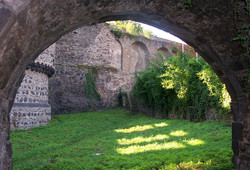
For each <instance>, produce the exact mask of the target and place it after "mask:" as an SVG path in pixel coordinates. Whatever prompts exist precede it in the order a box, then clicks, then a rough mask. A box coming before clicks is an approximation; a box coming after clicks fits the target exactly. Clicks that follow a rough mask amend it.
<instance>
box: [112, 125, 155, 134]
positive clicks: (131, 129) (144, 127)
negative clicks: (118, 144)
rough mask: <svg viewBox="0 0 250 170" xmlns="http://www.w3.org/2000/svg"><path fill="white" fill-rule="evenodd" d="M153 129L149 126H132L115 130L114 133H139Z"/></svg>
mask: <svg viewBox="0 0 250 170" xmlns="http://www.w3.org/2000/svg"><path fill="white" fill-rule="evenodd" d="M153 128H154V127H153V126H151V125H144V126H133V127H131V128H128V129H115V132H119V133H132V132H140V131H144V130H148V129H153Z"/></svg>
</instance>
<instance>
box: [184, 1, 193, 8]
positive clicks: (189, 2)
mask: <svg viewBox="0 0 250 170" xmlns="http://www.w3.org/2000/svg"><path fill="white" fill-rule="evenodd" d="M193 5H194V2H193V0H186V1H185V2H184V4H183V5H182V6H181V7H182V8H185V9H190V8H192V6H193Z"/></svg>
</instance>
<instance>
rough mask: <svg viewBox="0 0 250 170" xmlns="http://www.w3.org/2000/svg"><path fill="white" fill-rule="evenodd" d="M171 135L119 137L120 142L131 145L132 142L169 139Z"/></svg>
mask: <svg viewBox="0 0 250 170" xmlns="http://www.w3.org/2000/svg"><path fill="white" fill-rule="evenodd" d="M168 138H169V136H167V135H156V136H151V137H147V138H145V137H136V138H132V139H126V138H123V139H118V140H117V141H118V143H119V144H120V145H130V144H136V143H143V142H151V141H156V140H163V139H168Z"/></svg>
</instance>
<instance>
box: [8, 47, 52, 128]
mask: <svg viewBox="0 0 250 170" xmlns="http://www.w3.org/2000/svg"><path fill="white" fill-rule="evenodd" d="M54 54H55V45H51V46H50V47H49V48H48V49H46V50H45V51H44V52H43V53H42V54H41V55H40V56H39V57H38V58H37V59H36V60H35V62H34V63H32V64H30V65H28V66H27V68H26V71H25V76H24V78H23V81H22V83H21V86H20V87H19V89H18V91H17V94H16V98H15V101H14V104H13V106H12V109H11V112H10V122H11V124H10V126H11V129H27V128H30V127H35V126H40V125H45V124H47V123H48V122H49V121H50V119H51V107H50V105H49V103H48V76H51V75H52V74H53V67H54V66H53V63H54Z"/></svg>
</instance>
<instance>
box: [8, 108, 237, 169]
mask: <svg viewBox="0 0 250 170" xmlns="http://www.w3.org/2000/svg"><path fill="white" fill-rule="evenodd" d="M231 138H232V137H231V126H230V124H228V123H222V122H215V121H210V122H209V121H205V122H200V123H193V122H189V121H187V120H165V119H156V118H149V117H146V116H144V115H131V114H130V112H129V111H125V110H122V109H114V110H108V111H101V112H89V113H81V114H71V115H60V116H53V117H52V121H51V122H50V123H49V124H48V125H47V126H42V127H37V128H32V129H29V130H15V131H12V132H11V142H12V144H13V164H14V165H13V166H14V169H187V168H190V169H226V170H228V169H234V166H233V165H232V163H231V158H232V156H233V153H232V149H231Z"/></svg>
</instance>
